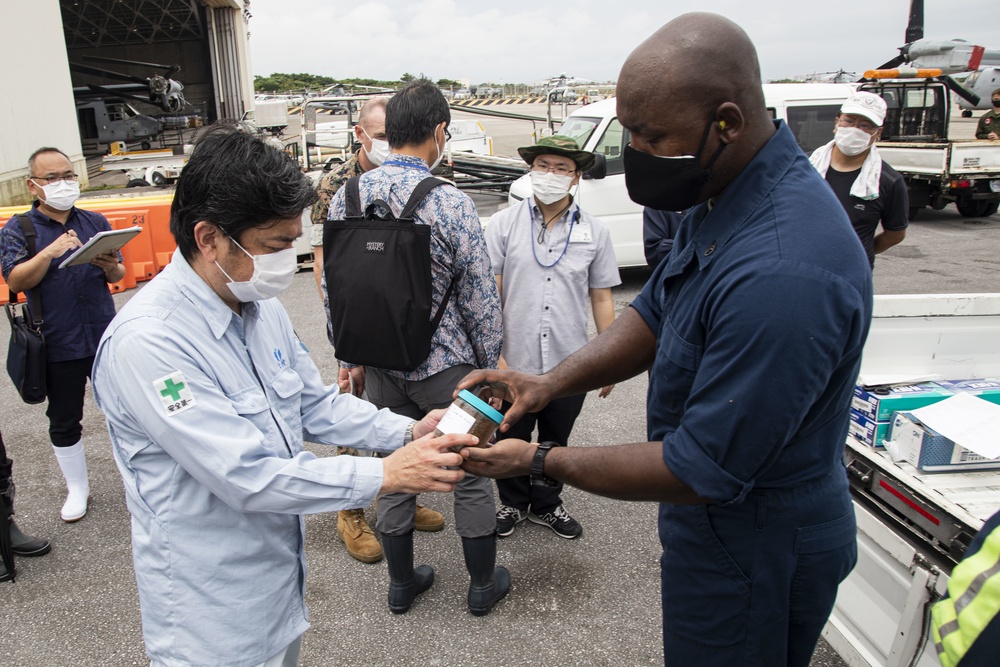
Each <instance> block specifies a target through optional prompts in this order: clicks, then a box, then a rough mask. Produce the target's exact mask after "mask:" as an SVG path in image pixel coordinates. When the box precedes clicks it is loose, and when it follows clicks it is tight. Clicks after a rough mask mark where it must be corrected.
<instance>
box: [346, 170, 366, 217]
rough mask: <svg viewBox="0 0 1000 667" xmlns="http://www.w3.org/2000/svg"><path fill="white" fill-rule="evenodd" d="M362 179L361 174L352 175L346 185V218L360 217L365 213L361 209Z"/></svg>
mask: <svg viewBox="0 0 1000 667" xmlns="http://www.w3.org/2000/svg"><path fill="white" fill-rule="evenodd" d="M360 181H361V177H360V176H352V177H351V178H349V179H348V180H347V184H346V185H345V186H344V187H346V188H347V194H346V195H345V197H344V205H345V207H346V210H345V212H344V217H345V218H360V217H362V215H363V213H362V211H361V186H360V185H359V183H360Z"/></svg>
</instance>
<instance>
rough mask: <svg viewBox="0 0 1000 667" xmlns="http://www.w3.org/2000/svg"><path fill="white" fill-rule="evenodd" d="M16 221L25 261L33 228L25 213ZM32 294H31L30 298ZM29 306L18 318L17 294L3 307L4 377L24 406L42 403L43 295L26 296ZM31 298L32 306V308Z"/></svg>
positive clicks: (32, 240)
mask: <svg viewBox="0 0 1000 667" xmlns="http://www.w3.org/2000/svg"><path fill="white" fill-rule="evenodd" d="M17 219H18V221H19V222H20V223H21V230H22V231H23V232H24V240H25V242H26V243H27V244H28V259H31V258H32V257H34V256H35V226H34V225H33V224H32V222H31V218H29V217H28V214H27V213H19V214H18V215H17ZM33 293H34V294H33ZM26 294H27V296H28V303H26V304H21V307H20V311H21V312H20V314H18V303H17V292H11V293H10V301H9V302H8V303H7V304H6V306H4V307H5V308H6V309H7V319H8V320H10V346H9V347H8V348H7V374H8V375H10V379H11V380H12V381H13V382H14V387H15V388H16V389H17V393H18V394H20V395H21V398H22V399H23V400H24V402H25V403H41V402H43V401H44V400H45V336H43V335H42V295H41V291H40V290H39V289H37V288H36V289H32V290H29V291H28V292H26ZM32 296H34V301H35V304H34V306H31V301H32Z"/></svg>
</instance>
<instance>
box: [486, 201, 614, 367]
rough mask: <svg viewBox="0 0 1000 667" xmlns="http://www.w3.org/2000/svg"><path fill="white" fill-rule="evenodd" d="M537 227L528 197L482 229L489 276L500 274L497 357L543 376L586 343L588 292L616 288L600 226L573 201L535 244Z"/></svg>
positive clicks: (539, 224) (611, 249)
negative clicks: (500, 350)
mask: <svg viewBox="0 0 1000 667" xmlns="http://www.w3.org/2000/svg"><path fill="white" fill-rule="evenodd" d="M541 227H542V214H541V211H540V210H539V209H538V206H537V205H536V204H535V201H534V198H529V199H525V200H523V201H521V202H520V203H518V204H516V205H514V206H511V207H510V208H508V209H504V210H503V211H500V212H498V213H496V214H495V215H494V216H493V217H491V218H490V221H489V223H488V224H487V225H486V245H487V247H488V248H489V252H490V261H492V263H493V273H495V274H496V275H499V276H503V294H502V295H501V305H502V307H503V357H504V359H505V360H506V361H507V364H508V365H509V366H510V367H511V368H512V369H515V370H519V371H525V372H527V373H545V372H548V371H550V370H551V369H552V368H554V367H555V366H556V365H558V364H559V362H561V361H562V360H563V359H565V358H566V357H568V356H569V355H571V354H573V353H574V352H576V351H577V350H579V349H580V348H581V347H583V346H584V345H586V344H587V326H588V325H587V321H588V316H589V314H590V289H592V288H593V289H600V288H604V287H614V286H615V285H620V284H621V277H620V276H619V275H618V262H617V260H616V259H615V251H614V247H613V246H612V244H611V234H610V233H609V232H608V228H607V227H605V225H604V223H603V222H601V221H600V220H598V219H597V218H595V217H594V216H592V215H590V214H588V213H587V212H586V211H583V210H582V209H581V208H580V207H579V206H578V205H577V204H576V203H573V204H571V205H570V207H569V209H568V210H567V211H566V213H564V214H563V216H562V217H561V218H560V219H559V220H556V221H554V222H553V223H551V224H550V225H549V229H548V230H547V231H546V232H545V237H544V239H543V240H542V242H539V240H538V238H539V232H540V231H541ZM571 228H572V232H571V231H570V230H571Z"/></svg>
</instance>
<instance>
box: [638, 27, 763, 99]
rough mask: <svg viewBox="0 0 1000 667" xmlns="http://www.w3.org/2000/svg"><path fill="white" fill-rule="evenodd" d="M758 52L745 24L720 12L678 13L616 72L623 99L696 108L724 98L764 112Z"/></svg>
mask: <svg viewBox="0 0 1000 667" xmlns="http://www.w3.org/2000/svg"><path fill="white" fill-rule="evenodd" d="M760 84H761V81H760V65H759V64H758V62H757V51H756V50H755V49H754V46H753V44H752V43H751V42H750V38H749V37H748V36H747V34H746V33H745V32H743V29H742V28H740V27H739V26H738V25H736V24H735V23H733V22H732V21H730V20H729V19H727V18H724V17H722V16H719V15H717V14H707V13H693V14H684V15H683V16H679V17H677V18H676V19H674V20H673V21H671V22H670V23H667V24H666V25H665V26H663V27H662V28H660V29H659V30H657V31H656V32H655V33H653V35H652V36H651V37H650V38H649V39H647V40H646V41H645V42H643V43H642V44H640V45H639V46H638V47H636V49H635V50H634V51H633V52H632V53H631V54H630V55H629V57H628V59H627V60H626V61H625V64H624V66H622V71H621V75H620V76H619V77H618V96H619V104H620V105H622V104H623V105H625V106H626V107H629V108H631V107H633V106H643V105H656V106H658V107H661V108H662V107H667V108H671V107H674V108H676V107H677V106H681V105H683V106H685V107H692V106H693V107H697V108H698V109H699V110H700V111H704V112H706V113H707V112H708V111H709V110H710V109H712V108H714V107H716V106H718V105H719V104H721V103H723V102H735V103H737V104H739V105H740V106H741V107H742V108H743V110H744V113H749V112H761V113H763V112H764V111H765V109H764V98H763V93H762V91H761V85H760Z"/></svg>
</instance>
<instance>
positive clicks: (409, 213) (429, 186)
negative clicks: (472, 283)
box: [398, 176, 455, 331]
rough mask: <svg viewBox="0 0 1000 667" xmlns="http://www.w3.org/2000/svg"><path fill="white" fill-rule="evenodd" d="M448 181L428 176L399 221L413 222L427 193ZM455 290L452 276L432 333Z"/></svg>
mask: <svg viewBox="0 0 1000 667" xmlns="http://www.w3.org/2000/svg"><path fill="white" fill-rule="evenodd" d="M445 183H447V181H443V180H441V179H440V178H435V177H433V176H428V177H427V178H425V179H424V180H422V181H420V182H419V183H417V187H415V188H414V189H413V192H412V193H411V194H410V198H409V199H407V200H406V206H404V207H403V210H402V211H401V212H400V214H399V218H398V219H399V220H412V219H413V212H414V211H415V210H416V208H417V207H418V206H420V203H421V202H422V201H423V200H424V197H426V196H427V193H428V192H430V191H431V190H433V189H434V188H436V187H437V186H439V185H444V184H445ZM454 289H455V277H454V276H452V279H451V284H450V285H448V289H447V290H446V291H445V293H444V298H443V299H441V305H440V306H438V309H437V312H436V313H434V319H433V320H431V331H437V328H438V325H439V324H441V318H443V317H444V309H445V308H446V307H447V306H448V300H449V299H450V298H451V293H452V290H454Z"/></svg>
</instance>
